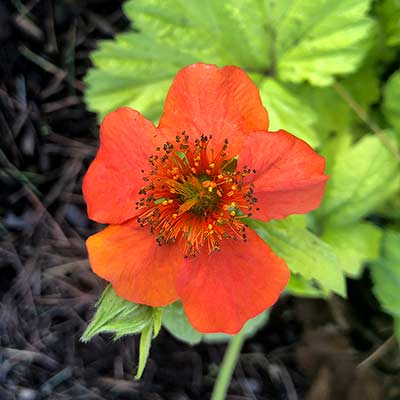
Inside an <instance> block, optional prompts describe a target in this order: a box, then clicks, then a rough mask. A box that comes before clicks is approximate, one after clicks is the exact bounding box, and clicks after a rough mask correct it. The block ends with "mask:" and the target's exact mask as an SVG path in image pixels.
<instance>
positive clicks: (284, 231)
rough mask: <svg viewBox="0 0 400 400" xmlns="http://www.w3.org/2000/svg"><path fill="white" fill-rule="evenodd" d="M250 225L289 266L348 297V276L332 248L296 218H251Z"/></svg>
mask: <svg viewBox="0 0 400 400" xmlns="http://www.w3.org/2000/svg"><path fill="white" fill-rule="evenodd" d="M247 221H248V224H249V227H250V228H252V229H255V230H256V232H257V233H258V234H259V235H260V236H261V237H262V238H263V239H264V240H265V242H266V243H267V244H268V245H269V246H270V247H271V248H272V250H273V251H274V252H275V253H276V254H277V255H278V256H279V257H281V258H282V259H284V260H285V261H286V263H287V265H288V267H289V269H290V270H291V271H292V272H294V273H298V274H300V275H302V276H303V277H304V278H306V279H308V280H312V279H313V280H315V281H317V282H318V284H319V285H320V286H321V287H322V289H324V290H325V291H333V292H335V293H338V294H340V295H341V296H345V293H346V287H345V279H344V275H343V272H342V268H341V266H340V263H339V260H338V259H337V257H336V255H335V253H334V252H333V250H332V248H331V247H330V246H329V245H328V244H326V243H325V242H323V241H322V240H321V239H319V238H318V237H317V236H315V235H314V234H313V233H311V232H310V231H309V230H307V229H305V228H303V227H301V226H299V225H298V223H297V222H296V223H295V224H294V223H293V222H292V218H286V219H285V220H282V221H270V222H268V223H265V222H261V221H256V220H247Z"/></svg>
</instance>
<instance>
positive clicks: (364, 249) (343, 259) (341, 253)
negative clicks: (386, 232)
mask: <svg viewBox="0 0 400 400" xmlns="http://www.w3.org/2000/svg"><path fill="white" fill-rule="evenodd" d="M322 239H323V240H324V241H325V242H326V243H328V244H329V245H330V246H331V247H332V249H333V250H334V251H335V253H336V255H337V257H338V258H339V261H340V265H341V267H342V269H343V271H344V272H345V273H346V275H349V276H351V277H353V278H356V277H359V276H360V274H361V272H362V268H363V264H364V263H365V262H367V261H374V260H375V259H377V258H378V257H379V249H380V242H381V239H382V231H381V229H379V228H378V227H376V226H375V225H373V224H371V223H369V222H359V223H356V224H354V225H350V226H347V227H346V228H343V227H335V226H327V227H326V229H325V231H324V233H323V235H322Z"/></svg>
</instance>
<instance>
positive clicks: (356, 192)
mask: <svg viewBox="0 0 400 400" xmlns="http://www.w3.org/2000/svg"><path fill="white" fill-rule="evenodd" d="M339 151H340V152H339ZM399 177H400V175H399V162H398V160H397V159H396V157H395V156H394V155H393V153H391V152H390V150H388V149H387V147H386V146H385V145H384V144H382V142H381V141H380V140H379V139H378V138H377V137H374V136H364V137H363V138H362V139H361V140H359V141H358V142H357V143H356V144H354V145H352V146H351V145H348V146H347V147H346V146H343V147H342V148H340V149H337V152H336V154H335V160H334V164H333V165H331V168H330V179H329V181H328V185H327V189H326V191H325V196H324V200H323V202H322V205H321V207H320V208H319V209H318V210H317V212H316V214H317V215H318V216H319V217H322V218H323V221H322V222H323V224H324V226H331V225H335V226H346V225H351V224H353V223H355V222H357V221H358V220H359V219H361V218H362V217H364V216H366V215H368V214H369V213H370V212H372V211H373V210H374V209H375V208H376V207H378V206H379V205H381V204H382V203H383V202H384V201H385V200H387V199H388V198H390V196H391V195H392V194H393V193H394V192H395V191H396V190H397V188H398V186H399Z"/></svg>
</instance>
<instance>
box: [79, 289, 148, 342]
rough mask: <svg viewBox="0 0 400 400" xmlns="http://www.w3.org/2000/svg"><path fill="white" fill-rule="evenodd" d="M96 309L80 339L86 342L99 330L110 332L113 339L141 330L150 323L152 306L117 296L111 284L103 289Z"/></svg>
mask: <svg viewBox="0 0 400 400" xmlns="http://www.w3.org/2000/svg"><path fill="white" fill-rule="evenodd" d="M96 308H97V311H96V314H95V315H94V317H93V319H92V321H91V322H90V324H89V326H88V327H87V328H86V330H85V332H84V333H83V335H82V338H81V340H82V341H84V342H88V341H89V340H90V339H92V338H93V336H95V335H97V334H99V333H101V332H111V333H113V334H114V339H119V338H121V337H122V336H125V335H131V334H134V333H139V332H141V331H142V330H143V329H144V328H145V327H146V326H148V325H149V324H150V323H152V315H153V313H152V308H151V307H148V306H144V305H141V304H134V303H131V302H129V301H127V300H124V299H122V298H121V297H119V296H118V295H117V294H116V293H115V291H114V289H113V288H112V286H111V285H108V286H107V288H106V289H105V290H104V292H103V294H102V296H101V298H100V300H99V301H98V303H97V305H96Z"/></svg>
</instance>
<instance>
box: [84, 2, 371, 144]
mask: <svg viewBox="0 0 400 400" xmlns="http://www.w3.org/2000/svg"><path fill="white" fill-rule="evenodd" d="M369 4H370V0H320V1H315V0H280V1H279V2H278V1H275V0H264V1H260V0H233V1H229V2H224V1H220V0H205V1H201V2H199V1H198V0H187V1H181V0H170V1H168V2H165V1H162V0H130V1H127V2H126V3H125V5H124V10H125V12H126V14H127V15H128V17H129V18H130V19H131V20H132V21H133V27H134V28H136V30H137V31H131V32H127V33H122V34H119V35H117V36H116V38H115V40H113V41H102V42H100V45H99V48H98V50H97V51H95V52H94V53H93V55H92V61H93V63H94V66H95V68H93V69H91V70H90V71H89V73H88V75H87V77H86V83H87V84H88V90H87V91H86V100H87V103H88V105H89V107H90V109H91V110H93V111H96V112H98V113H99V114H100V116H104V115H105V114H106V113H107V112H109V111H111V110H112V109H114V108H116V107H118V106H120V105H127V106H132V107H134V108H136V109H138V110H139V111H141V112H142V113H143V114H144V115H145V116H146V117H148V118H150V119H153V120H156V119H157V118H158V117H159V116H160V114H161V110H162V104H163V102H164V99H165V95H166V92H167V88H168V86H169V85H170V82H171V79H172V78H173V76H174V75H175V74H176V73H177V71H178V70H179V69H180V68H182V67H183V66H185V65H189V64H192V63H195V62H199V61H202V62H206V63H215V64H218V65H220V66H222V65H229V64H233V65H237V66H239V67H242V68H244V69H245V70H246V71H247V72H249V73H254V74H259V75H263V76H265V75H268V76H273V77H274V78H277V79H279V80H281V81H290V82H301V81H303V80H307V81H310V82H311V83H313V84H316V85H329V84H331V83H332V82H333V80H334V76H335V75H337V74H347V73H351V72H352V71H355V70H356V69H357V67H358V66H359V64H360V62H361V60H362V59H363V57H364V55H365V53H366V50H367V48H366V46H364V43H365V42H366V41H367V39H368V37H369V34H370V31H371V27H372V25H373V22H372V20H371V19H370V18H369V17H368V16H367V13H368V8H369ZM269 84H270V83H269ZM267 85H268V83H267ZM270 85H271V84H270ZM273 89H274V90H279V88H276V87H273ZM272 107H273V106H272ZM282 107H283V106H282V104H280V105H279V107H278V110H280V111H282ZM302 108H304V107H302ZM289 113H290V112H289ZM306 114H307V116H306V117H305V121H304V122H301V124H300V123H299V125H305V126H304V133H302V132H303V129H298V132H297V131H296V132H295V133H296V134H299V135H302V134H304V135H311V136H315V134H314V133H313V132H312V131H310V127H309V121H310V119H311V118H312V117H310V115H308V114H309V113H308V112H307V113H306ZM280 118H282V119H283V117H280ZM298 119H302V116H300V115H299V117H298ZM273 123H274V122H273ZM276 123H278V122H276ZM299 127H300V128H302V127H301V126H299ZM314 140H315V137H314Z"/></svg>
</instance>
